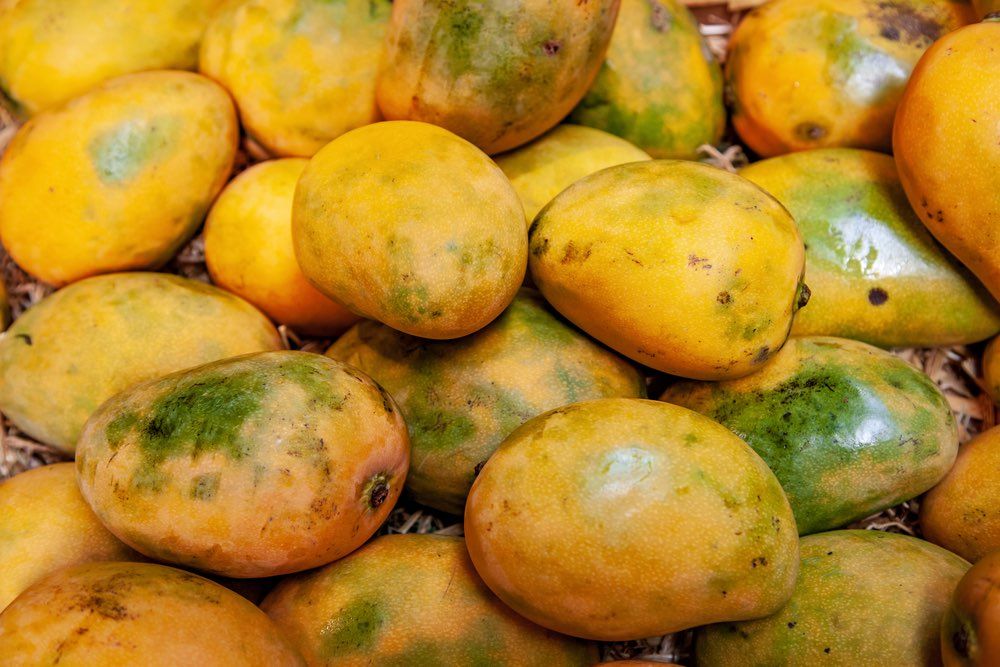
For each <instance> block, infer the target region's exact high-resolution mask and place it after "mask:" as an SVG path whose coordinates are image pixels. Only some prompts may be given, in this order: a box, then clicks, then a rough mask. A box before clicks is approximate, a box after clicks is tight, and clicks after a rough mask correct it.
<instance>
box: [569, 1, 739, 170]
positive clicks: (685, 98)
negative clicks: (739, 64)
mask: <svg viewBox="0 0 1000 667" xmlns="http://www.w3.org/2000/svg"><path fill="white" fill-rule="evenodd" d="M570 120H571V121H572V122H574V123H580V124H581V125H589V126H590V127H596V128H598V129H601V130H605V131H607V132H610V133H612V134H617V135H618V136H620V137H624V138H625V139H628V140H629V141H631V142H632V143H633V144H635V145H636V146H638V147H640V148H642V149H643V150H644V151H646V152H647V153H649V154H650V155H652V156H653V157H656V158H687V159H695V158H696V157H697V156H698V147H699V146H701V145H702V144H717V143H718V142H719V140H720V139H722V133H723V131H724V130H725V128H726V109H725V107H724V106H723V104H722V71H721V69H720V67H719V64H718V63H717V62H716V61H715V58H714V56H712V53H711V52H710V51H709V50H708V46H707V45H706V44H705V40H704V39H702V36H701V32H700V31H699V28H698V22H697V21H696V20H695V18H694V16H692V15H691V12H689V11H688V9H687V7H686V6H685V5H684V3H683V2H680V0H621V11H620V12H619V14H618V23H617V25H616V27H615V32H614V34H613V35H612V37H611V45H610V46H609V47H608V54H607V57H606V58H605V59H604V65H602V66H601V70H600V72H598V74H597V79H596V80H595V81H594V85H593V86H591V88H590V90H589V91H587V94H586V96H584V98H583V100H581V101H580V103H579V104H578V105H577V106H576V108H575V109H574V110H573V113H572V114H570Z"/></svg>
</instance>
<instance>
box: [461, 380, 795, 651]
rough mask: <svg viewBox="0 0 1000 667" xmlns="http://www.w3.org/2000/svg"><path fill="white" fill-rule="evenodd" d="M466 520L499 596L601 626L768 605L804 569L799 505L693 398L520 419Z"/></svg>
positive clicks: (551, 624) (667, 625) (682, 620)
mask: <svg viewBox="0 0 1000 667" xmlns="http://www.w3.org/2000/svg"><path fill="white" fill-rule="evenodd" d="M465 534H466V540H467V542H468V548H469V553H470V554H471V556H472V561H473V562H474V563H475V565H476V570H478V571H479V574H480V575H481V576H482V577H483V579H484V580H485V581H486V583H487V585H488V586H489V587H490V588H491V589H493V592H494V593H496V594H497V595H498V596H500V599H502V600H503V601H504V602H506V603H507V604H509V605H510V606H511V607H513V609H514V610H515V611H517V612H518V613H520V614H522V615H523V616H526V617H527V618H529V619H530V620H532V621H534V622H536V623H538V624H539V625H541V626H543V627H547V628H551V629H553V630H556V631H558V632H565V633H566V634H570V635H574V636H578V637H586V638H591V639H603V640H624V639H637V638H642V637H653V636H656V635H661V634H665V633H667V632H675V631H677V630H683V629H685V628H689V627H693V626H696V625H703V624H705V623H712V622H715V621H726V620H739V619H746V618H757V617H760V616H766V615H768V614H771V613H774V612H775V611H777V610H778V608H779V607H781V605H782V604H784V603H785V601H786V600H787V599H788V597H789V595H791V592H792V587H793V586H794V584H795V575H796V572H797V570H798V566H797V564H798V538H797V536H796V532H795V520H794V519H793V518H792V511H791V508H790V507H789V506H788V500H787V499H786V498H785V494H784V493H783V492H782V491H781V486H780V485H779V484H778V480H777V479H775V477H774V474H773V473H771V471H770V470H768V468H767V465H765V464H764V462H763V461H761V459H760V457H758V456H757V455H756V454H755V453H754V452H753V450H752V449H750V448H749V447H748V446H747V445H746V444H745V443H744V442H743V441H741V440H740V439H739V438H737V437H736V436H735V435H733V434H732V433H730V432H729V431H728V430H726V429H725V428H724V427H722V426H720V425H719V424H716V423H715V422H713V421H711V420H709V419H707V418H705V417H702V416H701V415H699V414H697V413H695V412H691V411H690V410H686V409H684V408H680V407H678V406H676V405H669V404H666V403H658V402H656V401H645V400H639V399H625V398H618V399H602V400H596V401H586V402H583V403H575V404H573V405H570V406H566V407H563V408H559V409H557V410H553V411H551V412H548V413H546V414H544V415H541V416H539V417H536V418H535V419H532V420H531V421H529V422H528V423H526V424H525V425H524V426H522V427H521V428H519V429H517V430H516V431H514V432H513V433H512V434H511V435H510V437H508V438H507V440H505V441H504V443H503V444H502V445H501V446H500V449H498V450H497V452H496V453H495V454H494V455H493V457H492V458H490V460H489V461H488V462H487V463H486V465H485V466H484V467H483V469H482V472H480V473H479V476H478V477H477V478H476V482H475V484H473V485H472V491H471V492H470V494H469V501H468V503H467V505H466V508H465Z"/></svg>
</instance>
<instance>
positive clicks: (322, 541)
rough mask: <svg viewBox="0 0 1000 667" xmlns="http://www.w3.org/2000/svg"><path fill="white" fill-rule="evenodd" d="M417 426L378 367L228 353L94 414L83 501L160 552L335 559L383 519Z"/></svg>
mask: <svg viewBox="0 0 1000 667" xmlns="http://www.w3.org/2000/svg"><path fill="white" fill-rule="evenodd" d="M409 452H410V448H409V440H408V438H407V435H406V424H404V423H403V418H402V417H401V416H400V414H399V410H398V408H397V407H396V406H395V404H394V403H393V401H392V399H391V398H390V397H389V395H388V394H386V393H385V392H384V391H383V390H382V389H381V388H380V387H379V386H378V385H376V384H375V383H374V382H373V381H372V380H371V379H370V378H369V377H368V376H366V375H364V374H362V373H361V372H359V371H358V370H356V369H353V368H352V367H350V366H346V365H344V364H340V363H339V362H336V361H333V360H332V359H328V358H326V357H323V356H321V355H318V354H310V353H308V352H290V351H281V352H264V353H259V354H253V355H245V356H242V357H236V358H234V359H225V360H222V361H219V362H215V363H213V364H207V365H205V366H200V367H198V368H195V369H192V370H189V371H181V372H180V373H174V374H173V375H168V376H166V377H164V378H161V379H159V380H153V381H151V382H147V383H145V384H141V385H138V386H136V387H133V388H132V389H130V390H128V391H125V392H122V393H121V394H118V395H117V396H116V397H115V398H113V399H111V400H110V401H108V402H107V403H105V404H104V405H103V406H101V408H100V410H98V411H97V412H96V413H94V416H93V417H91V419H90V420H89V421H88V422H87V425H86V427H85V428H84V430H83V433H82V434H81V436H80V444H79V446H78V448H77V458H76V463H77V473H78V475H79V479H80V489H81V491H82V492H83V496H84V498H86V499H87V502H88V503H90V505H91V507H93V508H94V511H95V512H96V513H97V515H98V516H99V517H100V518H101V521H102V522H103V523H104V524H105V525H106V526H108V528H109V529H110V530H111V531H112V532H113V533H115V535H117V536H118V537H119V538H120V539H121V540H122V541H124V542H126V543H127V544H129V545H131V546H133V547H134V548H135V549H136V550H138V551H140V552H142V553H144V554H146V555H148V556H150V557H152V558H156V559H158V560H164V561H168V562H173V563H178V564H180V565H184V566H186V567H192V568H196V569H199V570H203V571H206V572H212V573H215V574H221V575H225V576H230V577H267V576H273V575H278V574H287V573H289V572H298V571H300V570H304V569H307V568H310V567H316V566H318V565H323V564H325V563H329V562H330V561H333V560H336V559H337V558H340V557H341V556H344V555H346V554H348V553H350V552H351V551H353V550H354V549H356V548H357V547H359V546H360V545H361V544H362V543H363V542H364V541H365V540H366V539H368V537H370V536H371V534H372V533H374V532H375V530H376V529H377V528H378V527H379V526H380V525H381V524H382V521H383V520H384V519H385V517H386V516H388V514H389V511H390V510H391V509H392V506H393V505H394V504H395V502H396V498H397V497H398V496H399V492H400V491H401V490H402V488H403V481H404V478H405V477H406V468H407V465H408V464H409Z"/></svg>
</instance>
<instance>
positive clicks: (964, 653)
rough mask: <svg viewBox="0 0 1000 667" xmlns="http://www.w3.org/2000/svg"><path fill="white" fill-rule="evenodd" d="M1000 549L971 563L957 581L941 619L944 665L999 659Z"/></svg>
mask: <svg viewBox="0 0 1000 667" xmlns="http://www.w3.org/2000/svg"><path fill="white" fill-rule="evenodd" d="M998 576H1000V552H994V553H991V554H989V555H987V556H986V557H984V558H983V559H982V560H980V561H979V562H978V563H976V564H975V565H973V566H972V568H970V569H969V571H968V572H966V573H965V576H964V577H962V580H961V581H960V582H958V587H957V588H956V589H955V594H954V595H953V596H952V601H951V606H950V607H949V608H948V611H947V613H946V614H945V616H944V619H942V621H941V656H942V658H944V664H945V667H986V666H987V665H995V664H997V663H998V662H1000V589H998V588H997V580H998Z"/></svg>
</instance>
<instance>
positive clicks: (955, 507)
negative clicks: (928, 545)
mask: <svg viewBox="0 0 1000 667" xmlns="http://www.w3.org/2000/svg"><path fill="white" fill-rule="evenodd" d="M920 525H921V527H922V528H923V531H924V537H926V538H927V539H928V540H930V541H931V542H934V543H935V544H940V545H941V546H943V547H944V548H945V549H948V550H949V551H954V552H955V553H957V554H958V555H959V556H961V557H962V558H965V559H967V560H970V561H972V562H976V561H977V560H979V559H980V558H982V557H983V556H985V555H986V554H988V553H990V552H991V551H997V550H1000V427H994V428H991V429H989V430H988V431H985V432H983V433H980V434H979V435H978V436H976V437H975V438H973V439H972V440H971V441H970V442H967V443H966V444H964V445H962V448H961V449H960V450H959V451H958V459H957V460H956V461H955V465H954V467H953V468H952V469H951V471H950V472H949V473H948V475H947V476H946V477H945V478H944V479H943V480H941V483H939V484H938V485H937V486H935V487H934V488H933V489H931V491H930V493H928V494H927V496H926V497H925V498H924V500H923V502H922V503H921V505H920Z"/></svg>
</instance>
